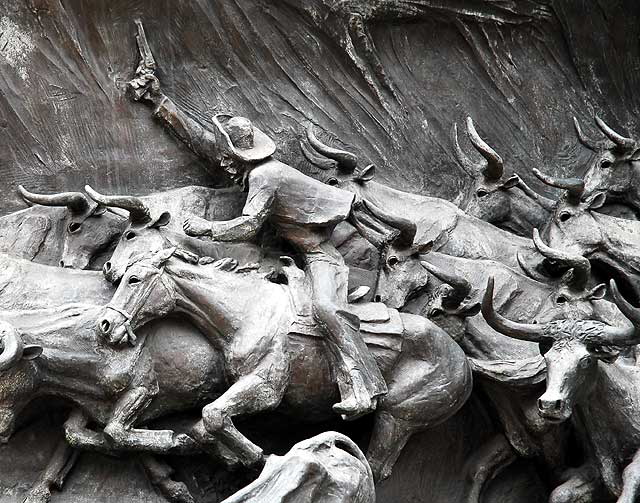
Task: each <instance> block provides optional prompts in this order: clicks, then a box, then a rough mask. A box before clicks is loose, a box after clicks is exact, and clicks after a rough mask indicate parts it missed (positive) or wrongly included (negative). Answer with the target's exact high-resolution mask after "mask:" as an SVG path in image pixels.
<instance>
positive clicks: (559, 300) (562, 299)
mask: <svg viewBox="0 0 640 503" xmlns="http://www.w3.org/2000/svg"><path fill="white" fill-rule="evenodd" d="M556 302H557V303H558V304H564V303H565V302H567V298H566V297H563V296H562V295H560V297H558V298H557V299H556Z"/></svg>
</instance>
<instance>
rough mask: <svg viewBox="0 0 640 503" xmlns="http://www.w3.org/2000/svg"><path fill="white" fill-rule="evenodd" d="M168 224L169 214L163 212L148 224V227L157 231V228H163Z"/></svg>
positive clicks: (169, 220)
mask: <svg viewBox="0 0 640 503" xmlns="http://www.w3.org/2000/svg"><path fill="white" fill-rule="evenodd" d="M169 222H171V213H169V212H168V211H163V212H162V213H161V214H160V216H159V217H158V218H156V219H155V220H154V221H153V222H151V223H150V224H149V227H151V228H154V229H157V228H159V227H164V226H165V225H167V224H168V223H169Z"/></svg>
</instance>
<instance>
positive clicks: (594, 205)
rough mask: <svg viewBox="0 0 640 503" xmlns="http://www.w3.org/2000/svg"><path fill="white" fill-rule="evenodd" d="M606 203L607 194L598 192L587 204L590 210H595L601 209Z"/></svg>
mask: <svg viewBox="0 0 640 503" xmlns="http://www.w3.org/2000/svg"><path fill="white" fill-rule="evenodd" d="M606 201H607V194H606V193H605V192H598V193H597V194H594V195H593V196H591V197H590V198H589V201H588V202H587V204H588V206H589V209H590V210H597V209H598V208H602V206H604V203H605V202H606Z"/></svg>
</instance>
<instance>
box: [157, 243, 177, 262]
mask: <svg viewBox="0 0 640 503" xmlns="http://www.w3.org/2000/svg"><path fill="white" fill-rule="evenodd" d="M176 250H177V248H176V247H175V246H172V247H171V248H165V249H164V250H160V251H159V252H156V253H155V254H154V255H153V259H152V260H151V263H152V264H153V265H154V266H156V267H161V266H163V265H164V263H165V262H166V261H167V260H169V259H170V258H171V257H172V256H173V254H174V253H175V252H176Z"/></svg>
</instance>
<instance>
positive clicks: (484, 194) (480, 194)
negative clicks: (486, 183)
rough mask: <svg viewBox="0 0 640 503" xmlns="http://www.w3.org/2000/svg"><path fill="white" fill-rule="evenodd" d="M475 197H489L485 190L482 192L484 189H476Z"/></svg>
mask: <svg viewBox="0 0 640 503" xmlns="http://www.w3.org/2000/svg"><path fill="white" fill-rule="evenodd" d="M476 195H477V196H478V197H486V196H488V195H489V192H487V191H486V190H484V189H478V190H477V192H476Z"/></svg>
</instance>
